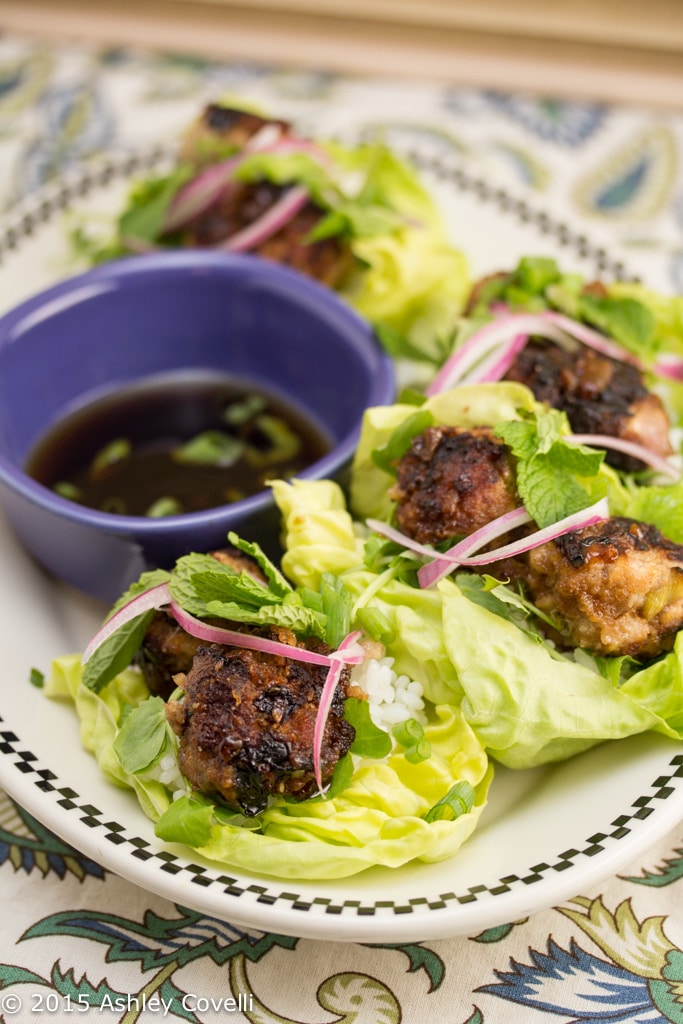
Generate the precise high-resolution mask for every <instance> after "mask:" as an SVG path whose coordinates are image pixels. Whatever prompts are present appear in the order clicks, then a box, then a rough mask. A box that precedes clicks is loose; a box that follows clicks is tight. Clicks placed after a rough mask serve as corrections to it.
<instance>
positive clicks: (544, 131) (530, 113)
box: [483, 89, 607, 147]
mask: <svg viewBox="0 0 683 1024" xmlns="http://www.w3.org/2000/svg"><path fill="white" fill-rule="evenodd" d="M483 95H484V96H485V97H486V99H487V100H488V102H489V103H490V104H491V106H493V107H495V109H496V110H497V111H499V112H500V113H501V114H504V115H505V116H506V117H509V118H511V119H512V120H513V121H515V122H517V124H520V125H522V126H523V127H524V128H526V129H527V131H529V132H530V133H531V134H532V135H535V136H537V137H538V138H539V139H542V140H543V141H544V142H552V143H555V144H556V145H558V146H566V147H576V146H580V145H581V144H582V143H584V142H586V141H587V140H588V139H590V138H591V136H592V135H594V134H595V132H597V131H598V129H599V128H600V127H601V126H602V125H603V123H604V122H605V119H606V117H607V109H606V107H605V106H604V104H601V103H581V102H576V101H574V102H571V101H569V100H560V99H552V98H538V99H536V98H533V97H525V96H520V95H515V94H514V93H505V92H499V91H497V90H495V89H492V90H487V91H485V92H484V93H483Z"/></svg>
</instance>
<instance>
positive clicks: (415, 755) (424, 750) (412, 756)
mask: <svg viewBox="0 0 683 1024" xmlns="http://www.w3.org/2000/svg"><path fill="white" fill-rule="evenodd" d="M403 756H404V757H405V759H406V761H409V762H410V764H421V763H422V761H428V760H429V758H430V757H431V756H432V745H431V743H430V742H429V740H420V741H419V742H418V743H414V744H413V745H412V747H407V748H406V752H405V754H404V755H403Z"/></svg>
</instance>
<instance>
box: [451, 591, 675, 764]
mask: <svg viewBox="0 0 683 1024" xmlns="http://www.w3.org/2000/svg"><path fill="white" fill-rule="evenodd" d="M439 589H440V591H441V593H442V597H443V611H444V622H443V632H444V643H445V645H446V648H447V650H448V654H449V657H450V659H451V662H452V664H453V667H454V669H455V671H456V673H457V676H458V681H459V683H460V686H461V687H462V690H463V693H464V696H463V699H462V705H461V707H462V712H463V714H464V715H465V718H466V719H467V721H468V722H469V724H470V725H471V726H472V728H473V730H474V732H475V733H476V734H477V736H478V737H479V739H480V740H481V741H482V743H483V744H484V746H485V747H486V749H487V751H488V752H489V754H490V755H491V757H493V758H495V759H496V760H497V761H500V762H501V763H502V764H505V765H507V766H508V767H510V768H531V767H534V766H536V765H540V764H545V763H547V762H550V761H559V760H564V759H565V758H568V757H571V756H572V755H574V754H577V753H579V752H580V751H582V750H586V749H588V748H589V747H591V746H594V745H595V744H596V743H600V742H602V741H604V740H615V739H622V738H624V737H626V736H632V735H635V734H637V733H641V732H647V731H650V730H653V731H655V732H659V733H662V734H664V735H665V736H670V737H673V738H676V739H681V738H683V714H682V713H681V707H682V706H683V703H682V702H683V661H682V658H683V635H679V637H678V642H677V645H676V650H675V651H674V652H672V653H671V654H670V655H667V656H666V657H665V658H663V659H662V660H661V661H659V662H657V663H655V664H653V665H650V666H648V667H647V668H644V669H641V670H640V671H637V672H635V673H634V674H633V675H632V676H631V677H630V679H629V680H628V681H627V682H626V683H625V684H623V685H622V686H620V687H619V686H617V685H614V684H613V683H611V682H610V681H609V680H607V679H606V678H605V677H604V676H601V675H599V674H598V673H597V672H593V671H592V670H591V669H590V668H589V667H587V666H584V665H582V664H578V663H576V662H573V661H571V660H569V659H567V658H561V659H559V658H557V657H556V656H554V655H553V652H552V651H551V650H550V649H549V648H548V646H547V645H546V644H544V643H543V642H542V641H541V640H539V639H538V638H536V637H533V636H531V635H530V634H527V633H525V632H523V631H522V630H520V629H518V628H517V626H515V625H514V624H513V623H512V622H509V621H506V620H505V619H502V618H500V617H499V616H496V615H494V614H493V613H492V612H491V611H489V610H488V609H486V608H484V607H482V606H481V605H479V604H474V603H473V602H471V601H469V600H468V599H467V598H466V597H465V596H464V595H463V594H462V593H461V592H460V591H459V589H458V587H457V586H456V585H455V584H454V583H452V582H451V581H450V580H447V581H443V582H442V583H441V584H439Z"/></svg>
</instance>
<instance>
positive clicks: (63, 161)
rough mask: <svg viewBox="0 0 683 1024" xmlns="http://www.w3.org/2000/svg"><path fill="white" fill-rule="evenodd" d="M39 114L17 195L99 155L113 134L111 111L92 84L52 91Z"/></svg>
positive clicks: (24, 161) (43, 99)
mask: <svg viewBox="0 0 683 1024" xmlns="http://www.w3.org/2000/svg"><path fill="white" fill-rule="evenodd" d="M38 111H39V120H40V125H39V129H38V131H37V132H36V134H35V135H34V138H33V140H32V142H31V143H30V144H29V145H28V146H27V148H26V151H25V153H24V156H23V160H22V163H21V167H20V171H19V183H18V192H19V194H25V193H28V192H31V191H32V190H34V189H36V188H39V187H40V186H41V185H44V184H45V183H46V182H49V181H52V180H53V179H54V178H56V177H57V176H58V175H61V174H64V173H65V172H66V171H68V168H69V167H70V166H73V165H74V164H77V163H79V162H81V161H83V160H85V159H87V158H88V157H90V156H92V155H93V154H95V153H97V152H100V151H101V150H102V149H104V148H105V146H106V144H107V142H108V141H109V140H110V139H111V137H112V133H113V130H114V122H113V117H112V113H111V110H110V108H109V106H108V105H107V103H106V102H105V100H104V98H103V96H102V94H101V93H100V91H99V89H98V88H97V85H96V83H94V82H92V81H83V82H80V83H78V84H75V85H66V86H55V87H52V88H51V89H49V90H48V91H47V93H46V94H45V95H44V96H43V98H42V100H41V103H40V105H39V108H38Z"/></svg>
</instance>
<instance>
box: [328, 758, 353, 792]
mask: <svg viewBox="0 0 683 1024" xmlns="http://www.w3.org/2000/svg"><path fill="white" fill-rule="evenodd" d="M353 772H354V767H353V758H352V756H351V754H345V755H344V757H342V758H340V759H339V760H338V761H337V763H336V765H335V766H334V771H333V772H332V781H331V782H330V784H329V786H328V787H327V790H326V792H325V799H326V800H334V798H335V797H336V796H339V795H340V794H341V793H343V792H344V790H345V789H346V788H347V787H348V786H350V785H351V780H352V779H353Z"/></svg>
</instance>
